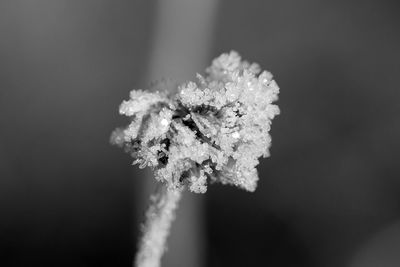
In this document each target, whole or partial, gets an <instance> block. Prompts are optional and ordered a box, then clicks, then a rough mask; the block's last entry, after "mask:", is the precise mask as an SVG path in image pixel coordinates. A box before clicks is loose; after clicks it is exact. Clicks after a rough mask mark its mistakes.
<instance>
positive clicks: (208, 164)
mask: <svg viewBox="0 0 400 267" xmlns="http://www.w3.org/2000/svg"><path fill="white" fill-rule="evenodd" d="M177 89H178V90H176V91H177V93H176V94H173V95H171V94H170V95H168V92H166V91H164V92H163V91H156V92H146V91H142V90H136V91H135V90H134V91H132V92H131V93H130V99H129V100H128V101H123V102H122V104H121V106H120V110H119V111H120V114H123V115H126V116H128V117H129V118H130V119H131V123H130V124H129V125H128V126H127V127H126V128H124V129H117V130H115V131H114V133H113V134H112V136H111V141H112V142H113V143H114V144H117V145H119V146H121V147H124V149H125V150H126V151H127V152H128V153H130V154H131V156H132V157H133V158H135V161H134V164H139V167H140V168H144V167H146V166H150V167H151V168H153V170H154V173H155V177H156V179H157V180H159V181H161V182H164V183H165V184H166V185H167V186H168V187H169V188H182V187H183V186H185V185H187V186H188V188H189V190H191V191H192V192H196V193H204V192H206V190H207V183H208V182H209V181H211V182H221V183H223V184H232V185H235V186H238V187H241V188H243V189H246V190H248V191H254V190H255V189H256V186H257V181H258V174H257V169H256V166H257V165H258V163H259V160H258V159H259V157H261V156H263V157H268V156H269V148H270V145H271V137H270V135H269V130H270V125H271V120H272V119H273V118H274V117H275V116H276V115H278V114H279V108H278V106H276V105H274V104H273V102H274V101H276V100H277V98H278V93H279V87H278V85H277V84H276V82H275V81H274V80H273V78H272V75H271V73H269V72H267V71H263V72H261V70H260V67H259V66H258V65H257V64H255V63H253V64H250V63H248V62H246V61H242V60H241V57H240V56H239V54H238V53H236V52H234V51H232V52H230V53H229V54H222V55H221V56H219V57H218V58H216V59H214V60H213V62H212V65H211V66H210V67H208V68H207V69H206V75H205V76H201V75H200V74H197V81H196V82H187V83H184V84H182V85H180V86H178V88H177Z"/></svg>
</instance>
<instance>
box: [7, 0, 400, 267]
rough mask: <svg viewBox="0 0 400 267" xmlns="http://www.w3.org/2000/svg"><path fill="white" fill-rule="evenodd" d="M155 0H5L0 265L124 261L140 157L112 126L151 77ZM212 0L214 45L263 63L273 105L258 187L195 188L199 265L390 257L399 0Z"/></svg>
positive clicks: (394, 231) (390, 260) (346, 262)
mask: <svg viewBox="0 0 400 267" xmlns="http://www.w3.org/2000/svg"><path fill="white" fill-rule="evenodd" d="M156 5H157V1H145V0H140V1H118V2H116V1H105V0H96V1H95V0H90V1H67V0H57V1H51V0H37V1H28V0H25V1H24V0H13V1H2V2H1V3H0V33H1V35H0V125H1V126H0V251H1V253H2V256H1V257H0V266H130V265H131V261H132V257H133V252H134V250H135V247H136V240H137V237H136V235H137V228H138V225H135V224H133V223H132V222H133V221H137V218H134V214H135V213H134V211H133V209H134V203H133V200H134V199H135V198H134V196H133V194H134V191H135V190H134V187H135V185H136V181H137V180H139V179H143V178H144V177H142V176H144V172H142V171H139V170H137V169H136V167H132V166H130V163H131V158H130V157H129V155H126V154H124V153H122V152H121V151H120V150H119V149H117V148H115V147H112V146H111V145H109V142H108V139H109V135H110V133H111V131H112V130H113V129H114V128H115V127H116V126H119V125H124V124H126V123H127V121H126V120H125V119H124V118H122V117H121V116H119V115H118V112H117V108H118V105H119V103H120V102H121V101H122V100H123V99H125V98H127V96H128V92H129V91H130V90H131V89H134V88H146V87H147V86H148V84H149V83H150V82H151V81H146V80H144V79H143V76H144V75H145V70H146V68H147V64H148V57H149V53H150V49H151V47H152V39H151V34H152V31H153V23H154V20H155V12H154V11H155V6H156ZM218 8H219V9H218V11H217V13H218V15H217V21H216V25H215V26H214V28H213V31H214V33H213V34H214V37H213V38H214V43H213V45H212V51H211V55H213V56H217V55H219V54H220V53H222V52H226V51H230V50H231V49H234V50H237V51H238V52H239V53H240V54H241V55H242V56H243V57H244V58H245V59H248V60H249V61H255V62H258V63H260V65H261V66H262V68H263V69H267V70H270V71H271V72H272V73H273V74H274V75H275V79H276V81H277V82H278V84H279V86H280V87H281V94H280V100H279V102H278V104H279V106H280V108H281V110H282V114H281V115H280V116H278V117H277V119H276V120H275V121H274V123H273V125H272V132H271V134H272V138H273V142H272V144H273V145H272V149H271V154H272V156H271V158H269V159H264V160H262V161H261V164H260V166H259V174H260V178H261V179H260V182H259V187H258V189H257V190H256V192H255V193H247V192H244V191H240V190H238V189H236V188H233V187H226V186H221V185H213V186H210V187H209V192H207V193H206V195H205V196H204V198H205V199H206V201H207V205H206V206H207V209H206V214H204V217H205V218H206V222H207V228H206V230H205V231H204V232H205V233H206V254H207V259H206V260H205V262H207V266H276V267H279V266H282V267H283V266H318V267H319V266H327V267H337V266H350V267H361V266H362V267H370V266H400V257H399V256H398V253H397V252H398V251H399V250H400V231H399V225H400V206H399V204H400V197H399V193H400V180H399V179H400V167H399V166H398V164H397V160H398V159H399V158H400V141H398V137H399V136H400V122H399V118H400V105H399V100H400V91H399V89H398V77H399V76H400V73H399V72H400V34H399V28H400V17H398V10H399V7H398V4H397V3H396V1H390V0H384V1H378V0H367V1H355V0H352V1H342V0H340V1H327V0H326V1H325V0H324V1H316V0H305V1H296V0H273V1H268V0H259V1H255V0H249V1H231V0H224V1H220V3H219V5H218ZM187 19H190V18H187ZM182 23H185V22H184V21H183V22H182ZM176 34H179V32H177V33H176ZM213 56H212V57H213ZM212 57H210V58H209V59H207V60H205V61H206V62H209V61H210V60H211V59H212ZM182 67H184V66H182ZM204 67H206V66H204ZM198 71H199V72H200V71H202V69H199V70H198ZM193 75H194V74H193ZM132 173H134V175H132ZM183 201H184V200H183ZM169 249H170V250H173V248H172V247H170V248H169ZM177 255H179V253H178V254H177Z"/></svg>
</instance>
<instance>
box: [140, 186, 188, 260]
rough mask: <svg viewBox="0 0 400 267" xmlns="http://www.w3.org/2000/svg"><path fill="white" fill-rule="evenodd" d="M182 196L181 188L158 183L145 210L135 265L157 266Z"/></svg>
mask: <svg viewBox="0 0 400 267" xmlns="http://www.w3.org/2000/svg"><path fill="white" fill-rule="evenodd" d="M181 196H182V189H181V188H179V189H169V188H167V187H165V186H164V185H160V186H159V187H158V189H157V191H156V193H155V194H154V195H152V196H151V199H150V200H151V203H150V207H149V209H148V210H147V212H146V222H145V224H144V225H143V229H142V231H143V236H142V239H141V240H140V243H139V250H138V252H137V254H136V259H135V266H136V267H159V266H160V262H161V257H162V255H163V253H164V251H165V249H166V239H167V237H168V234H169V230H170V228H171V224H172V221H173V220H174V218H175V210H176V208H177V206H178V202H179V200H180V198H181Z"/></svg>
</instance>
